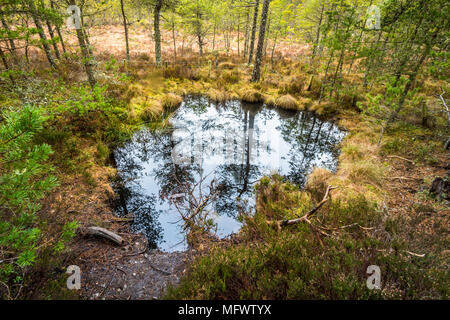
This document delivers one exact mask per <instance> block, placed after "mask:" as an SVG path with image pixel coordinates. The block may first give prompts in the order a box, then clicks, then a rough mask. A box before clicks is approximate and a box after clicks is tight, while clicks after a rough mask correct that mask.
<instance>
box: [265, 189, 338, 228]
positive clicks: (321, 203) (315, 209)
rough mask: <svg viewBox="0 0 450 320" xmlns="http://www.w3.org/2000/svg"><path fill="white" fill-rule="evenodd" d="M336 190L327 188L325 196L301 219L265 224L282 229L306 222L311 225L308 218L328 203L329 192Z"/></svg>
mask: <svg viewBox="0 0 450 320" xmlns="http://www.w3.org/2000/svg"><path fill="white" fill-rule="evenodd" d="M334 189H337V187H332V186H328V188H327V191H326V192H325V195H324V197H323V199H322V201H320V202H319V204H318V205H317V206H316V207H315V208H313V209H311V210H310V211H309V212H308V213H307V214H305V215H304V216H302V217H301V218H298V219H292V220H281V221H270V220H268V221H267V224H269V225H276V226H277V227H278V228H281V227H284V226H289V225H293V224H297V223H300V222H306V223H308V224H311V221H309V217H311V216H312V215H314V214H315V213H316V212H317V211H318V210H319V209H320V208H321V207H322V206H323V205H324V204H325V203H327V202H328V200H329V199H330V197H329V196H330V191H331V190H334Z"/></svg>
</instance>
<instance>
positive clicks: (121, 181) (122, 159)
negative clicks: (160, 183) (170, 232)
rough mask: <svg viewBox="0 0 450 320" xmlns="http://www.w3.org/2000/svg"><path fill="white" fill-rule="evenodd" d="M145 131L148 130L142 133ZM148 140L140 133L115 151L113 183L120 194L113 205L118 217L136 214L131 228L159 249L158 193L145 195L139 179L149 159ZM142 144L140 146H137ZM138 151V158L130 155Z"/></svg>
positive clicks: (160, 229) (160, 228)
mask: <svg viewBox="0 0 450 320" xmlns="http://www.w3.org/2000/svg"><path fill="white" fill-rule="evenodd" d="M143 134H145V133H143ZM146 141H147V140H142V139H141V136H140V135H138V136H137V139H136V141H133V142H131V143H128V144H126V145H124V146H123V147H122V148H120V149H117V150H116V151H115V152H114V157H113V161H114V162H115V166H116V167H117V168H118V171H119V177H118V179H117V181H115V183H114V184H113V187H114V189H115V191H116V194H118V197H117V198H116V199H114V201H113V206H114V208H115V210H116V213H117V214H118V215H119V216H128V215H129V214H132V215H133V223H132V225H131V230H132V231H133V232H136V233H142V234H144V235H145V237H146V238H147V240H148V244H149V246H150V247H152V248H156V247H157V244H158V243H159V242H160V240H161V231H162V227H161V224H160V223H159V221H158V218H159V215H160V212H159V211H158V210H156V207H155V205H156V198H155V196H152V195H148V194H146V191H145V190H144V189H143V188H142V187H141V186H140V185H139V183H138V181H137V180H138V179H139V178H141V177H142V174H143V169H144V168H143V166H142V163H144V162H145V161H148V159H149V156H150V155H151V152H149V151H150V149H149V148H147V147H148V146H149V145H148V144H147V143H143V142H146ZM136 145H139V148H136ZM131 154H135V155H136V157H133V156H130V155H131Z"/></svg>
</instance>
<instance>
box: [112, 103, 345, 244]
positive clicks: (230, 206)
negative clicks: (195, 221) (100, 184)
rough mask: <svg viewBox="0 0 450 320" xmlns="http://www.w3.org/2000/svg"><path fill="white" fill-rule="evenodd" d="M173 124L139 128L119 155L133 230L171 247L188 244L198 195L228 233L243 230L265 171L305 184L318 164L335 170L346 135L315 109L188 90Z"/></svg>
mask: <svg viewBox="0 0 450 320" xmlns="http://www.w3.org/2000/svg"><path fill="white" fill-rule="evenodd" d="M168 127H170V128H169V129H160V130H153V131H152V130H150V129H148V128H144V129H142V130H140V131H139V132H137V133H136V134H135V135H134V136H133V138H132V140H131V141H129V142H128V143H126V144H124V145H123V146H122V147H120V148H118V149H116V150H115V152H114V158H115V162H116V166H117V169H118V175H119V178H120V179H119V181H120V183H116V184H115V188H116V190H117V191H118V193H119V194H120V198H119V199H118V200H117V201H116V202H117V204H116V211H117V213H118V215H120V216H123V215H127V214H131V213H132V214H133V216H134V221H133V223H132V230H133V231H134V232H138V233H143V234H145V236H146V237H147V239H148V241H149V244H150V245H151V246H153V247H155V248H156V247H157V248H159V249H161V250H163V251H169V252H172V251H182V250H185V249H186V248H187V244H186V240H185V233H184V231H183V228H182V226H183V224H184V221H183V219H182V218H181V216H182V214H186V213H184V212H183V210H184V209H186V212H188V211H189V210H188V209H189V207H190V208H192V206H193V203H195V206H194V207H196V206H201V205H202V204H203V203H207V205H206V207H205V208H204V210H207V211H208V212H210V216H211V217H212V219H211V220H212V222H214V226H215V230H216V234H217V235H218V236H219V237H226V236H228V235H230V234H231V233H234V232H237V231H239V229H240V227H241V222H240V220H239V215H240V212H251V209H252V207H253V206H254V202H255V194H254V188H253V187H254V185H255V183H256V182H258V180H259V179H260V178H262V177H263V176H265V175H270V174H272V173H278V174H280V175H282V176H283V177H285V178H286V179H288V180H290V181H291V182H293V183H296V184H298V185H300V186H302V185H304V183H305V182H306V181H305V180H306V177H307V176H308V174H309V173H310V172H311V171H312V169H313V168H314V167H321V168H326V169H329V170H331V171H333V170H335V169H336V166H337V157H338V150H337V148H336V146H337V144H338V143H339V142H340V141H341V140H342V138H343V137H344V135H345V133H344V132H343V131H341V130H339V128H338V127H337V126H336V125H335V124H333V123H331V122H327V121H323V120H320V119H319V118H318V117H316V116H315V115H314V114H312V113H309V112H294V111H286V110H282V109H275V108H269V107H267V106H265V105H264V104H249V103H245V102H242V101H228V102H225V103H215V102H212V101H210V100H209V99H207V98H205V97H201V96H188V97H186V98H185V99H184V102H183V104H182V105H181V106H180V108H179V109H178V110H177V111H176V112H175V113H174V114H173V116H172V117H171V119H170V126H168ZM211 195H214V197H212V196H211ZM191 210H192V209H191ZM186 216H187V214H186Z"/></svg>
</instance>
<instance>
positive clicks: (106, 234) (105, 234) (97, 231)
mask: <svg viewBox="0 0 450 320" xmlns="http://www.w3.org/2000/svg"><path fill="white" fill-rule="evenodd" d="M79 230H80V233H81V234H82V235H89V236H96V237H101V238H104V239H107V240H110V241H112V242H114V243H116V244H118V245H122V244H123V243H124V240H123V238H122V237H121V236H119V235H117V234H115V233H114V232H112V231H109V230H106V229H104V228H100V227H88V228H80V229H79Z"/></svg>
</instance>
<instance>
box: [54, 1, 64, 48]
mask: <svg viewBox="0 0 450 320" xmlns="http://www.w3.org/2000/svg"><path fill="white" fill-rule="evenodd" d="M50 8H52V10H55V4H54V2H53V1H50ZM55 29H56V33H57V34H58V37H59V41H61V47H62V50H63V52H64V53H67V51H66V45H65V44H64V38H63V36H62V33H61V28H60V27H59V25H58V24H55Z"/></svg>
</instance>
